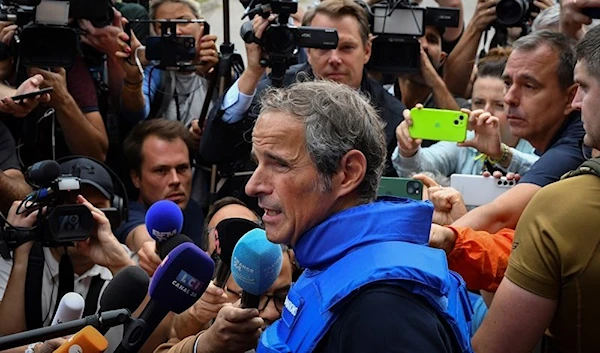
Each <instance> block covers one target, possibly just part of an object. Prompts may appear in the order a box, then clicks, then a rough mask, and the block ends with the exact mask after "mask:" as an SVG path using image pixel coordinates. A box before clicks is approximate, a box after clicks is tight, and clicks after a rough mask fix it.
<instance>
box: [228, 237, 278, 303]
mask: <svg viewBox="0 0 600 353" xmlns="http://www.w3.org/2000/svg"><path fill="white" fill-rule="evenodd" d="M282 263H283V251H282V250H281V246H279V245H277V244H274V243H271V242H270V241H269V240H268V239H267V233H265V231H264V230H263V229H253V230H251V231H249V232H248V233H246V234H245V235H244V236H243V237H242V238H241V239H240V241H239V242H238V243H237V245H236V246H235V249H233V256H232V259H231V275H232V276H233V279H235V283H237V284H238V286H240V288H242V289H243V292H242V308H258V304H259V302H260V296H261V294H263V293H264V292H266V291H267V290H268V289H269V288H270V287H271V286H272V285H273V283H275V281H276V280H277V277H279V272H281V266H282Z"/></svg>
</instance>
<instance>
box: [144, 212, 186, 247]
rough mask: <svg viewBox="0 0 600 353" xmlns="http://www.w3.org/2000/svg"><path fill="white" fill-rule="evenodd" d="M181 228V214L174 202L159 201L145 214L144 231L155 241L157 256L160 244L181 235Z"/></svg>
mask: <svg viewBox="0 0 600 353" xmlns="http://www.w3.org/2000/svg"><path fill="white" fill-rule="evenodd" d="M181 228H183V212H181V208H179V206H177V204H176V203H175V202H173V201H170V200H160V201H157V202H155V203H153V204H152V206H150V208H148V211H147V212H146V229H147V230H148V234H150V236H151V237H152V239H154V240H156V253H157V254H159V253H160V248H161V246H162V243H163V242H164V241H165V240H167V239H169V238H170V237H172V236H174V235H176V234H179V233H181Z"/></svg>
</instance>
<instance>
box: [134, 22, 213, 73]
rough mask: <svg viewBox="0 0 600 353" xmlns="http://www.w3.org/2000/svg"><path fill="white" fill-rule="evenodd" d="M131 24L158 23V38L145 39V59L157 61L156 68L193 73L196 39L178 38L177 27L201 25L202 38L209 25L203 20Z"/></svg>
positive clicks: (208, 29)
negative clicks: (181, 25) (192, 24)
mask: <svg viewBox="0 0 600 353" xmlns="http://www.w3.org/2000/svg"><path fill="white" fill-rule="evenodd" d="M132 23H151V24H155V23H160V28H161V33H160V35H159V36H149V37H148V38H146V59H148V60H152V61H158V65H157V68H159V69H162V70H178V71H186V70H190V71H194V70H195V68H194V66H196V65H201V64H202V63H199V62H194V59H195V58H196V39H195V38H194V37H193V36H178V35H177V25H178V24H188V23H202V24H203V25H204V31H203V34H202V35H203V36H204V35H207V34H209V33H210V24H208V22H206V21H205V20H183V19H181V20H180V19H178V20H134V21H132Z"/></svg>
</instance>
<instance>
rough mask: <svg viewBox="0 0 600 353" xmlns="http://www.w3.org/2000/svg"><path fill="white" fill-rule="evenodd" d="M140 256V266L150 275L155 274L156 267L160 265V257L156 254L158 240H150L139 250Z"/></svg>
mask: <svg viewBox="0 0 600 353" xmlns="http://www.w3.org/2000/svg"><path fill="white" fill-rule="evenodd" d="M137 254H138V256H139V257H140V267H141V268H143V269H144V271H146V272H147V273H148V275H150V276H152V275H154V272H155V271H156V268H157V267H158V265H160V263H161V260H160V257H159V256H158V255H157V254H156V242H155V241H154V240H148V241H147V242H145V243H144V244H142V247H141V248H140V250H138V252H137Z"/></svg>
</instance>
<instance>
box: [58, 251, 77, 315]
mask: <svg viewBox="0 0 600 353" xmlns="http://www.w3.org/2000/svg"><path fill="white" fill-rule="evenodd" d="M64 249H65V252H64V254H62V256H61V257H60V262H59V263H58V295H57V296H56V304H58V303H60V300H61V299H62V297H63V296H64V295H65V294H67V293H69V292H73V291H74V290H75V289H74V287H75V274H74V273H73V262H71V257H70V256H69V254H68V253H67V247H65V248H64ZM57 309H58V305H54V315H56V310H57Z"/></svg>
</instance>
